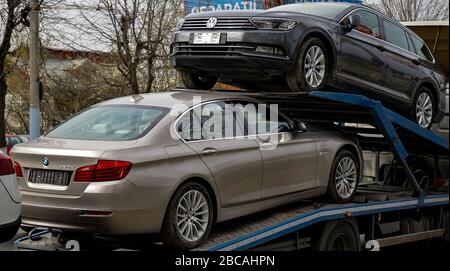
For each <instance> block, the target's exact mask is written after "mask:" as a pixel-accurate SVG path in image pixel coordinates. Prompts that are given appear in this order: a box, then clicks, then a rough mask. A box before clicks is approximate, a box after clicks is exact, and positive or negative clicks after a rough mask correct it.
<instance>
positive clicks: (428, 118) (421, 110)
mask: <svg viewBox="0 0 450 271" xmlns="http://www.w3.org/2000/svg"><path fill="white" fill-rule="evenodd" d="M416 120H417V123H418V124H419V125H420V126H422V127H423V128H428V127H429V126H430V124H431V122H432V120H433V99H432V98H431V96H430V95H429V94H428V93H426V92H424V93H422V94H420V95H419V98H417V102H416Z"/></svg>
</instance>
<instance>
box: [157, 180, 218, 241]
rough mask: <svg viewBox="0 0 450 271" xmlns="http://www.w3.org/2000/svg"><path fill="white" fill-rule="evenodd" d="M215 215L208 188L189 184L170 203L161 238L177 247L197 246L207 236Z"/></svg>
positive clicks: (194, 183)
mask: <svg viewBox="0 0 450 271" xmlns="http://www.w3.org/2000/svg"><path fill="white" fill-rule="evenodd" d="M213 217H214V214H213V205H212V201H211V197H210V195H209V193H208V191H207V190H206V189H205V188H204V187H203V186H202V185H201V184H199V183H196V182H189V183H186V184H184V185H182V186H181V187H180V188H179V189H178V190H177V191H176V192H175V194H174V196H173V197H172V199H171V201H170V203H169V206H168V209H167V212H166V216H165V219H164V225H163V227H162V231H161V238H162V240H163V242H164V244H165V245H167V246H169V247H172V248H175V249H182V250H187V249H193V248H196V247H198V246H200V245H201V243H202V242H203V241H204V240H205V239H206V238H207V237H208V235H209V232H210V230H211V227H212V223H213Z"/></svg>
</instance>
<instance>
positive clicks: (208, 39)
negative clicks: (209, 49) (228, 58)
mask: <svg viewBox="0 0 450 271" xmlns="http://www.w3.org/2000/svg"><path fill="white" fill-rule="evenodd" d="M193 43H194V44H220V33H195V34H194V41H193Z"/></svg>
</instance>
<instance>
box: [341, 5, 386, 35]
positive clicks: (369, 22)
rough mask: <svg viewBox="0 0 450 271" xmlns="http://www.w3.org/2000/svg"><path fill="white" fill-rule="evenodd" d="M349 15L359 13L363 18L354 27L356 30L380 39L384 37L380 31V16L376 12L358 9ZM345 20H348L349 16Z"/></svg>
mask: <svg viewBox="0 0 450 271" xmlns="http://www.w3.org/2000/svg"><path fill="white" fill-rule="evenodd" d="M349 15H359V17H360V18H361V23H360V24H359V25H358V26H357V27H356V28H355V29H354V30H355V31H358V32H361V33H364V34H366V35H369V36H372V37H375V38H378V39H382V38H383V37H382V35H381V31H380V23H379V21H378V16H377V15H376V14H374V13H372V12H369V11H365V10H356V11H354V12H352V13H350V14H349ZM345 20H348V17H347V18H346V19H344V20H343V21H344V22H345Z"/></svg>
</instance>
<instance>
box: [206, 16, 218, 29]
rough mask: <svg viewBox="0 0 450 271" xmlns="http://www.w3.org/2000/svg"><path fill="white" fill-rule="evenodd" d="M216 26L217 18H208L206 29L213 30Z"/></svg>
mask: <svg viewBox="0 0 450 271" xmlns="http://www.w3.org/2000/svg"><path fill="white" fill-rule="evenodd" d="M216 25H217V18H214V17H213V18H210V19H209V20H208V22H207V23H206V27H208V28H214V27H215V26H216Z"/></svg>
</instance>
